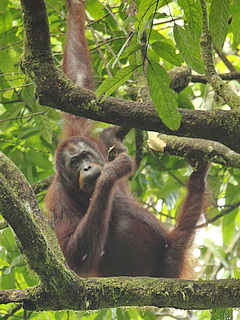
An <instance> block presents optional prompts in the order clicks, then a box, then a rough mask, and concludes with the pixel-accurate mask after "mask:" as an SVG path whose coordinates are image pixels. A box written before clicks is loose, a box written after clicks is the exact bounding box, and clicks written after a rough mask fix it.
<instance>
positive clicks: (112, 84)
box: [96, 65, 139, 102]
mask: <svg viewBox="0 0 240 320" xmlns="http://www.w3.org/2000/svg"><path fill="white" fill-rule="evenodd" d="M138 67H139V66H136V65H133V66H129V67H126V68H123V69H120V70H119V71H118V72H117V73H116V74H115V76H114V77H113V78H108V79H106V80H105V81H104V82H103V83H102V84H101V85H100V86H99V87H98V88H97V90H96V96H97V98H99V97H100V96H101V95H103V94H104V96H103V98H102V99H101V102H103V101H104V100H105V99H106V98H107V97H109V96H110V95H111V94H112V93H113V92H114V91H115V90H117V89H118V88H119V87H120V86H121V85H122V84H123V83H124V82H125V81H127V80H128V79H129V78H130V77H131V75H132V74H133V72H134V71H135V70H137V68H138Z"/></svg>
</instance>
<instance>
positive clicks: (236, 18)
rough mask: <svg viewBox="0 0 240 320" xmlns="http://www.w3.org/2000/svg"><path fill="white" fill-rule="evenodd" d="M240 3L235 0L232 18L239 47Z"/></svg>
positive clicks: (235, 38) (235, 39) (234, 35)
mask: <svg viewBox="0 0 240 320" xmlns="http://www.w3.org/2000/svg"><path fill="white" fill-rule="evenodd" d="M239 26H240V1H239V0H235V2H234V13H233V17H232V28H233V37H234V41H235V42H236V44H237V45H238V44H239V42H240V27H239Z"/></svg>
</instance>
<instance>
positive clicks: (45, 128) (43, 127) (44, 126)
mask: <svg viewBox="0 0 240 320" xmlns="http://www.w3.org/2000/svg"><path fill="white" fill-rule="evenodd" d="M35 121H36V124H37V126H38V128H39V130H40V132H41V136H42V137H43V139H44V140H45V141H47V142H48V143H50V144H51V143H52V127H51V125H50V122H49V120H48V118H47V117H46V116H45V115H39V116H37V117H36V118H35Z"/></svg>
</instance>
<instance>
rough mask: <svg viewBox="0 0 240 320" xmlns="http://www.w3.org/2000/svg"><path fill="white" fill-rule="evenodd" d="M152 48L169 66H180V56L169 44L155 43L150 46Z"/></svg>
mask: <svg viewBox="0 0 240 320" xmlns="http://www.w3.org/2000/svg"><path fill="white" fill-rule="evenodd" d="M152 48H153V50H154V51H155V52H156V54H157V55H158V56H159V57H161V58H163V59H165V60H166V61H168V62H170V63H171V64H173V65H175V66H180V65H181V64H182V59H181V57H180V55H179V54H177V53H176V50H175V48H173V47H172V46H171V45H170V44H168V43H166V42H163V41H156V42H154V43H153V44H152Z"/></svg>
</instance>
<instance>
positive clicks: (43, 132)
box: [0, 0, 240, 319]
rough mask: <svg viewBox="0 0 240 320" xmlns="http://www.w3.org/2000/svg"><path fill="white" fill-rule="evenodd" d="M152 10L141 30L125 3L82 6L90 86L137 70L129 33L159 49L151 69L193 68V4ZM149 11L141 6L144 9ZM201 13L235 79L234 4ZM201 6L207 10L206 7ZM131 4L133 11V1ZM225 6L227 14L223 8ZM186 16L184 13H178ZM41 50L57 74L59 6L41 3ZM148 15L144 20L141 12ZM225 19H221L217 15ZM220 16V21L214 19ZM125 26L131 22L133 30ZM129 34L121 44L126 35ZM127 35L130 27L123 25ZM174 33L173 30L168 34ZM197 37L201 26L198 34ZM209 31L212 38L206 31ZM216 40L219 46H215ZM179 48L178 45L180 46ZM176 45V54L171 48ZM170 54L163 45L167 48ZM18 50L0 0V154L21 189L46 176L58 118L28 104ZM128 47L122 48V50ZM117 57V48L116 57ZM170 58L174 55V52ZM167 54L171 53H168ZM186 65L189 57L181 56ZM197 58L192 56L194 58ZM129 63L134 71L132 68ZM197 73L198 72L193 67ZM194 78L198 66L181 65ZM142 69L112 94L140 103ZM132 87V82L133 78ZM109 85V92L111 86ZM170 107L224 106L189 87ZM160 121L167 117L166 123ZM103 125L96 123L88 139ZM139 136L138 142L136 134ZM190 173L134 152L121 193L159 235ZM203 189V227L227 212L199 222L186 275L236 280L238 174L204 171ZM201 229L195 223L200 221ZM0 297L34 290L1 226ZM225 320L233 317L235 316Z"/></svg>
mask: <svg viewBox="0 0 240 320" xmlns="http://www.w3.org/2000/svg"><path fill="white" fill-rule="evenodd" d="M160 2H162V5H160V7H161V8H160V10H159V11H158V13H157V14H156V15H155V20H154V21H152V20H151V17H152V14H151V15H150V14H149V12H147V11H146V14H145V15H143V16H142V17H141V23H140V24H138V25H137V24H136V21H135V19H134V17H133V16H130V17H128V15H127V11H126V5H127V4H128V2H127V1H118V0H114V1H113V0H112V1H110V0H109V1H103V0H102V1H100V0H89V1H87V2H86V8H87V12H88V28H87V38H88V39H89V45H90V51H91V57H92V61H93V69H94V77H95V81H96V86H99V85H100V84H101V83H102V82H103V80H104V79H106V78H108V77H114V76H115V75H116V74H117V72H118V71H119V70H121V69H122V68H125V67H128V66H132V68H133V69H134V66H136V65H138V64H140V62H139V61H141V54H140V48H139V42H138V39H139V37H140V36H139V34H140V33H141V32H143V31H146V32H147V35H148V37H149V43H151V44H152V43H154V42H155V43H156V42H157V41H160V42H161V45H162V47H163V48H166V49H165V51H164V50H163V51H162V52H159V51H158V50H157V48H156V44H155V47H154V45H152V46H149V48H148V57H149V59H151V61H152V62H157V63H158V64H159V63H160V64H161V66H162V67H164V69H165V70H170V69H172V68H173V67H174V65H180V64H181V62H182V61H187V62H188V64H189V65H190V64H191V63H192V64H193V63H194V61H195V63H196V61H198V55H199V54H200V53H199V51H198V50H199V48H197V47H196V46H195V43H194V42H191V41H190V40H189V39H190V38H191V39H192V38H194V37H193V34H191V37H190V36H189V31H190V32H191V33H192V30H195V31H196V32H197V33H198V32H200V31H201V30H198V29H199V26H201V15H200V14H198V11H197V10H198V8H199V3H198V1H195V0H191V1H188V4H190V6H187V4H186V3H187V2H186V1H184V0H179V1H168V5H166V1H165V2H164V1H160ZM147 3H150V1H146V2H145V4H147ZM207 3H208V6H209V10H211V15H210V20H211V22H210V27H211V28H212V32H215V34H216V37H217V39H216V40H215V41H216V42H215V44H216V45H217V46H221V43H222V39H223V41H224V47H223V51H224V53H225V57H227V58H228V60H229V61H230V62H231V63H232V65H233V67H234V68H235V70H236V71H240V70H239V69H240V60H239V54H238V51H239V42H240V31H239V28H236V27H235V26H234V24H236V23H237V22H239V23H240V5H239V4H238V3H237V0H236V1H227V0H222V1H219V2H217V1H215V0H212V1H207ZM211 4H212V5H214V6H212V8H215V11H217V12H215V13H214V12H213V11H214V10H213V9H210V8H211V7H210V6H211ZM137 5H138V6H140V5H143V2H142V4H141V3H140V1H137ZM228 5H229V11H228V9H227V13H226V10H225V9H226V6H228ZM187 8H191V10H190V11H187ZM47 9H48V15H49V24H50V32H51V44H52V50H53V53H54V59H55V63H56V65H58V66H61V63H62V51H63V48H64V42H65V28H66V14H65V4H64V1H62V0H47ZM150 13H151V12H150ZM226 14H227V18H230V17H231V18H233V17H234V18H233V19H232V23H229V20H227V24H226V23H225V24H220V22H222V21H226V19H225V16H226ZM224 15H225V16H224ZM216 17H220V18H218V19H217V18H216ZM134 23H135V24H134ZM131 24H133V28H136V30H137V31H138V32H137V33H134V34H133V35H131V36H130V34H129V28H130V25H131ZM131 28H132V26H131ZM173 29H174V31H173ZM200 29H201V27H200ZM214 30H217V31H214ZM177 31H179V33H181V32H182V37H183V36H184V37H186V38H185V40H186V41H183V42H182V43H181V42H180V40H181V39H180V38H179V37H178V35H177V34H176V33H177ZM225 37H226V38H225ZM184 43H185V47H184V48H182V47H181V45H182V44H184ZM129 44H130V45H129ZM176 45H177V50H176ZM170 46H171V47H170ZM22 47H23V26H22V17H21V10H20V2H19V1H17V0H1V2H0V146H1V151H3V152H4V153H5V154H6V155H7V156H8V157H9V158H10V159H11V160H12V161H13V162H14V163H15V164H16V165H17V166H18V167H19V168H20V170H21V171H22V172H23V173H24V174H25V176H26V177H27V179H28V180H29V182H30V183H31V184H34V183H36V182H38V181H40V180H43V179H45V178H47V177H49V176H50V175H52V174H53V173H54V168H53V154H54V150H55V148H56V145H57V143H58V139H59V138H58V137H59V134H60V132H61V117H60V114H59V112H57V111H55V110H52V109H50V108H46V107H43V106H40V105H39V104H38V103H37V102H36V101H35V98H34V92H33V85H32V84H31V83H30V82H29V81H28V79H27V78H26V77H25V75H24V74H23V73H22V72H21V69H20V67H19V59H20V57H21V53H22ZM129 47H130V49H129ZM124 49H125V50H124ZM179 52H180V53H179ZM170 53H171V54H170ZM191 57H192V58H191ZM199 59H200V58H199ZM215 61H216V68H217V71H218V72H220V73H223V72H228V69H227V67H226V65H225V63H224V62H223V60H222V59H221V58H220V57H219V56H218V55H216V57H215ZM138 62H139V63H138ZM199 65H200V66H199ZM191 67H192V68H194V69H195V71H198V72H201V61H200V62H199V64H198V65H197V66H196V65H193V66H191ZM141 74H142V67H139V68H138V69H137V71H136V73H133V72H132V73H131V75H130V76H129V77H128V80H127V82H126V83H124V84H123V85H122V86H121V87H120V88H119V89H118V90H116V91H114V92H113V95H118V96H121V97H124V98H126V99H141V98H142V97H143V94H144V92H143V91H144V90H143V88H144V86H145V82H144V80H142V81H143V83H141V79H142V78H141ZM136 79H137V80H136ZM229 84H230V86H231V87H232V88H233V89H234V90H235V91H236V92H239V90H240V85H239V82H237V81H231V82H230V83H229ZM117 86H118V85H116V87H117ZM177 103H178V107H180V108H181V107H184V108H191V109H194V108H195V109H201V110H211V109H213V108H227V106H225V105H223V103H222V101H221V99H219V98H218V97H216V96H215V95H214V92H213V91H212V89H211V87H210V86H209V85H205V84H201V83H191V84H190V86H188V87H187V88H186V89H185V90H184V91H183V92H182V93H181V94H180V95H179V97H178V98H177ZM166 117H167V115H166ZM105 126H106V124H102V123H99V124H98V125H97V129H96V133H98V132H99V131H100V130H101V129H102V128H103V127H105ZM145 138H146V134H145ZM125 144H126V146H127V147H128V150H129V153H130V154H131V155H132V156H135V138H134V132H130V134H129V135H128V136H127V138H126V139H125ZM189 173H190V169H189V167H188V166H187V165H186V163H185V161H184V160H182V159H178V158H174V157H169V156H166V155H156V154H153V153H152V152H151V151H150V150H149V149H147V147H146V144H145V146H144V149H143V158H142V161H141V165H140V167H139V168H138V170H137V172H136V174H135V175H134V176H133V177H132V180H131V186H132V190H133V192H134V194H135V195H136V197H138V198H139V200H140V201H142V202H143V203H144V204H145V205H146V206H147V207H148V208H149V209H150V210H151V211H152V212H153V214H156V215H157V216H158V217H159V219H161V220H162V221H163V222H164V223H165V225H167V226H168V227H169V228H170V227H171V225H172V224H174V221H175V216H176V212H177V208H178V207H179V205H180V203H181V201H182V199H183V197H184V195H185V187H184V183H185V181H186V179H187V176H188V175H189ZM208 181H209V190H210V193H211V203H210V210H209V213H208V219H211V218H213V217H215V216H216V215H218V214H219V213H220V212H221V211H222V210H225V209H229V213H228V214H226V215H224V216H223V217H221V218H219V219H217V220H216V221H214V222H213V223H209V224H208V225H207V227H206V228H200V229H199V232H198V236H197V239H196V248H195V249H194V251H193V258H192V260H193V263H194V265H196V268H195V271H196V277H197V278H202V279H215V278H219V279H220V278H230V277H235V278H238V277H239V276H240V259H239V250H240V246H239V241H238V240H239V239H240V231H239V226H240V215H239V214H238V213H239V208H238V206H237V207H236V206H234V205H235V204H236V203H237V202H239V201H240V197H239V183H240V172H239V170H238V169H233V168H226V167H222V166H220V165H213V166H212V167H211V171H210V175H209V179H208ZM37 196H38V200H39V203H40V205H41V207H43V198H44V192H43V193H41V194H38V195H37ZM202 222H204V221H202ZM0 269H1V278H0V289H9V288H20V289H24V288H27V287H29V286H33V285H34V284H35V283H36V281H37V280H36V279H35V276H34V275H33V274H32V272H31V271H30V270H28V268H27V265H26V263H25V261H24V257H23V256H22V255H21V253H20V252H19V250H18V248H17V245H16V241H15V238H14V235H13V233H12V231H11V229H10V228H4V229H3V230H2V231H1V233H0ZM0 315H1V316H2V318H3V319H8V318H9V319H15V318H19V319H28V318H31V319H79V318H80V317H81V316H82V318H83V319H85V318H86V319H156V318H161V319H171V318H175V319H176V318H177V319H183V318H186V319H190V318H193V319H194V318H195V319H210V318H211V317H212V318H213V319H224V317H226V316H227V315H228V316H229V319H231V317H232V312H231V311H229V310H218V311H215V312H214V313H213V314H212V315H211V312H210V311H201V312H198V313H196V312H192V313H189V312H181V311H177V310H170V311H169V310H151V309H147V310H141V311H140V310H136V309H134V310H121V309H109V310H102V311H100V312H99V313H94V314H90V315H80V314H79V313H76V312H71V311H68V312H57V313H56V312H54V313H53V312H44V313H41V314H37V313H30V312H25V311H23V310H22V309H21V308H20V307H19V306H15V305H6V306H4V305H1V306H0ZM233 315H234V318H237V319H238V318H239V319H240V315H238V312H237V311H234V313H233Z"/></svg>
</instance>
